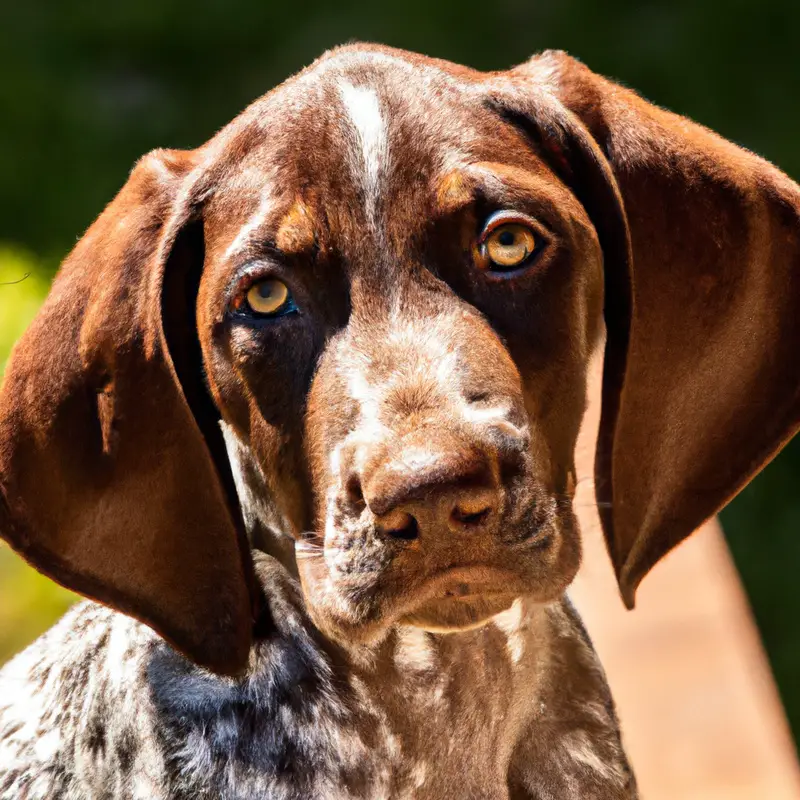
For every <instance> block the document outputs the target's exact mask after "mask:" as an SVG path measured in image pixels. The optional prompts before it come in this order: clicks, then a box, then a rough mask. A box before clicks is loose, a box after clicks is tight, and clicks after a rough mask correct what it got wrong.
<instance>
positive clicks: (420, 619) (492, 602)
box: [399, 592, 518, 633]
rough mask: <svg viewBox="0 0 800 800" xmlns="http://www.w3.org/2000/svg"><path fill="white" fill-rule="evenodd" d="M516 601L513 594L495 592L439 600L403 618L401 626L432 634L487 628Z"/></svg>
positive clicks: (515, 595)
mask: <svg viewBox="0 0 800 800" xmlns="http://www.w3.org/2000/svg"><path fill="white" fill-rule="evenodd" d="M517 597H518V595H517V594H515V593H511V592H493V593H491V594H484V595H475V594H468V595H464V596H449V597H443V598H438V599H435V600H430V601H428V602H427V603H425V604H424V605H423V606H421V607H420V608H417V609H415V610H414V611H413V612H411V613H409V614H406V615H405V616H403V617H401V618H400V620H399V622H400V623H401V624H402V625H413V626H414V627H415V628H422V629H423V630H426V631H430V632H431V633H456V632H458V631H468V630H471V629H473V628H479V627H481V626H482V625H485V624H486V623H487V622H489V620H491V618H492V617H494V616H495V614H499V613H500V612H501V611H506V610H507V609H508V608H510V607H511V605H512V603H513V602H514V600H516V598H517Z"/></svg>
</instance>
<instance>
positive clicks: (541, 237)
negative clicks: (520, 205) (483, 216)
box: [474, 209, 549, 280]
mask: <svg viewBox="0 0 800 800" xmlns="http://www.w3.org/2000/svg"><path fill="white" fill-rule="evenodd" d="M504 225H522V226H524V227H526V228H528V229H529V230H530V231H531V232H532V233H533V235H534V238H535V240H536V246H535V247H534V249H533V250H532V251H531V252H530V254H529V255H528V257H527V258H526V259H525V260H524V261H522V262H521V263H520V264H517V265H515V266H513V267H511V268H509V269H502V268H501V267H500V266H497V265H495V266H493V264H494V262H493V261H492V260H491V259H490V258H489V256H488V254H487V252H486V240H487V239H488V238H489V236H490V235H491V234H492V233H494V232H495V231H496V230H497V229H498V228H501V227H502V226H504ZM548 245H549V239H548V237H547V236H546V235H545V234H544V232H543V231H542V226H541V225H540V224H539V223H538V222H537V221H536V220H535V219H534V218H533V217H530V216H528V215H527V214H524V213H522V212H521V211H511V210H508V209H503V210H500V211H495V212H494V213H493V214H490V215H489V217H488V218H487V220H486V222H484V224H483V229H482V230H481V232H480V234H479V235H478V238H477V240H476V242H475V253H474V255H475V263H476V266H477V267H478V269H479V271H480V272H482V273H483V274H485V275H487V276H491V277H492V278H493V279H501V280H504V279H507V278H513V277H516V276H517V275H520V274H522V273H524V272H527V271H528V270H529V269H530V268H531V267H532V266H533V264H534V263H535V262H536V261H538V260H539V257H540V256H541V254H542V252H543V251H544V250H545V249H546V248H547V246H548Z"/></svg>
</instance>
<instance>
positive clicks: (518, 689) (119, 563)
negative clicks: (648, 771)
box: [0, 45, 800, 800]
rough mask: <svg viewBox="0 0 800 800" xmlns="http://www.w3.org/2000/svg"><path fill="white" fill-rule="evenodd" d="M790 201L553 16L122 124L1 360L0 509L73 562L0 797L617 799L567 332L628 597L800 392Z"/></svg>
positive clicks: (4, 525) (7, 730) (762, 446)
mask: <svg viewBox="0 0 800 800" xmlns="http://www.w3.org/2000/svg"><path fill="white" fill-rule="evenodd" d="M798 212H800V188H799V187H798V186H797V185H796V184H795V183H793V182H792V181H791V180H790V179H789V178H787V177H786V176H785V175H784V174H782V173H781V172H779V171H778V170H777V169H775V168H774V167H772V166H771V165H770V164H768V163H766V162H765V161H763V160H762V159H760V158H758V157H756V156H755V155H752V154H751V153H749V152H747V151H745V150H743V149H741V148H739V147H737V146H734V145H733V144H730V143H728V142H726V141H724V140H722V139H721V138H719V137H718V136H716V135H715V134H713V133H712V132H710V131H708V130H706V129H705V128H702V127H700V126H698V125H696V124H693V123H692V122H690V121H688V120H686V119H683V118H681V117H679V116H676V115H674V114H671V113H669V112H667V111H664V110H662V109H660V108H657V107H655V106H653V105H651V104H649V103H647V102H646V101H644V100H643V99H641V98H640V97H638V96H637V95H636V94H634V93H633V92H631V91H629V90H628V89H625V88H623V87H621V86H619V85H617V84H615V83H612V82H610V81H608V80H606V79H605V78H602V77H600V76H598V75H596V74H594V73H593V72H591V71H590V70H589V69H588V68H587V67H585V66H584V65H582V64H581V63H580V62H578V61H577V60H575V59H573V58H571V57H570V56H568V55H566V54H564V53H560V52H550V51H548V52H544V53H542V54H540V55H537V56H535V57H533V58H532V59H531V60H530V61H528V62H527V63H525V64H523V65H521V66H518V67H516V68H514V69H511V70H508V71H504V72H493V73H480V72H476V71H473V70H471V69H469V68H467V67H463V66H458V65H455V64H451V63H448V62H445V61H439V60H435V59H431V58H427V57H423V56H419V55H414V54H411V53H406V52H403V51H399V50H392V49H389V48H386V47H380V46H372V45H353V46H347V47H344V48H340V49H337V50H334V51H332V52H330V53H327V54H325V55H324V56H322V58H321V59H319V60H318V61H317V62H315V63H314V64H312V65H311V66H310V67H308V68H307V69H305V70H303V71H302V72H300V73H299V74H298V75H296V76H295V77H293V78H291V79H290V80H288V81H287V82H286V83H284V84H282V85H281V86H279V87H278V88H276V89H275V90H273V91H272V92H270V93H269V94H267V95H266V96H264V97H263V98H261V99H260V100H258V101H256V102H255V103H254V104H253V105H251V106H250V107H249V108H247V109H246V110H245V111H244V112H243V113H242V114H241V115H240V116H239V117H237V118H236V119H235V120H234V121H233V122H232V123H230V124H229V125H228V126H227V127H226V128H224V129H223V130H222V131H221V132H220V133H219V134H217V135H216V136H214V137H213V138H212V139H211V140H210V141H209V142H208V143H207V144H205V145H203V146H202V147H200V148H198V149H196V150H192V151H186V152H184V151H176V150H157V151H154V152H152V153H150V154H149V155H147V156H145V157H144V158H143V159H142V160H141V161H139V162H138V164H137V165H136V166H135V168H134V170H133V172H132V173H131V175H130V178H129V179H128V181H127V183H126V184H125V186H124V187H123V188H122V190H121V191H120V193H119V194H118V195H117V197H116V198H115V199H114V200H113V201H112V202H111V204H110V205H109V206H108V207H107V208H106V209H105V211H104V212H103V213H102V214H101V216H100V217H99V219H98V220H97V221H96V222H95V223H94V224H93V225H92V226H91V227H90V228H89V230H88V231H87V233H86V234H85V235H84V237H83V238H82V239H81V240H80V242H79V243H78V244H77V246H76V247H75V249H74V251H73V252H72V253H71V255H70V256H69V257H68V258H67V260H66V261H65V263H64V265H63V267H62V269H61V271H60V273H59V275H58V276H57V278H56V280H55V282H54V285H53V288H52V291H51V293H50V295H49V297H48V299H47V300H46V302H45V303H44V306H43V307H42V309H41V311H40V313H39V315H38V316H37V318H36V319H35V320H34V322H33V323H32V325H31V326H30V328H29V329H28V331H27V332H26V333H25V335H24V336H23V337H22V339H21V340H20V342H19V343H18V344H17V346H16V348H15V351H14V353H13V355H12V358H11V361H10V363H9V366H8V369H7V373H6V376H5V382H4V385H3V388H2V394H1V395H0V488H1V489H2V491H1V492H0V498H1V499H0V533H2V536H3V537H4V538H5V539H7V541H8V542H9V543H10V544H11V546H12V547H13V548H15V549H16V550H17V551H18V552H19V553H21V554H22V555H23V556H24V557H25V558H26V559H27V560H28V561H29V562H30V563H31V564H32V565H34V566H35V567H36V568H37V569H39V570H41V571H42V572H44V573H45V574H47V575H49V576H50V577H52V578H53V579H54V580H56V581H58V582H59V583H61V584H63V585H65V586H67V587H69V588H71V589H73V590H75V591H77V592H80V593H82V594H84V595H86V596H87V597H88V598H91V601H94V602H85V603H83V604H80V605H78V606H77V607H75V608H74V609H73V610H71V611H70V612H69V613H68V614H67V615H66V616H65V617H64V618H63V620H62V621H61V622H59V623H58V624H57V625H56V626H55V627H54V628H53V629H51V630H50V631H49V632H48V633H46V634H45V635H44V636H43V637H42V638H41V639H40V640H39V641H37V642H36V643H34V644H33V645H32V646H31V647H29V648H28V649H27V650H26V651H24V652H23V653H21V654H20V655H19V656H17V657H16V658H15V659H14V660H12V661H11V662H10V663H9V664H8V665H7V666H6V667H5V668H4V669H3V671H2V674H1V677H0V798H2V800H34V798H36V799H39V798H42V799H43V798H48V800H79V799H80V800H85V799H86V800H88V799H89V798H91V799H92V800H99V799H100V798H115V799H116V798H131V799H133V798H137V799H138V800H144V798H147V800H167V798H169V800H181V799H183V798H193V799H194V798H209V799H210V798H223V799H224V800H249V798H266V797H269V798H281V799H283V798H286V800H290V798H401V797H409V798H410V797H413V798H427V799H428V800H444V798H456V797H457V798H482V799H483V798H488V799H490V800H500V799H501V798H503V799H506V798H510V799H513V800H521V799H522V798H537V800H545V799H546V798H547V800H551V799H556V798H558V799H559V800H560V799H561V798H581V800H589V798H595V799H596V800H611V799H614V798H635V797H636V796H637V793H636V785H635V780H634V777H633V775H632V773H631V770H630V767H629V765H628V762H627V759H626V757H625V753H624V749H623V746H622V742H621V737H620V731H619V725H618V723H617V719H616V716H615V712H614V706H613V702H612V699H611V696H610V693H609V690H608V687H607V685H606V681H605V677H604V675H603V670H602V667H601V665H600V664H599V662H598V660H597V657H596V655H595V654H594V651H593V649H592V647H591V643H590V641H589V639H588V637H587V635H586V633H585V632H584V630H583V627H582V625H581V622H580V620H579V618H578V617H577V615H576V613H575V611H574V610H573V609H572V607H571V605H570V603H569V600H568V599H567V597H566V595H565V592H566V589H567V587H568V586H569V584H570V582H571V581H572V579H573V577H574V575H575V572H576V570H577V568H578V564H579V560H580V536H579V531H578V528H577V524H576V521H575V517H574V514H573V510H572V507H571V499H572V496H573V493H574V489H575V468H574V447H575V441H576V437H577V433H578V429H579V426H580V423H581V418H582V415H583V412H584V409H585V406H586V394H587V377H586V375H587V365H588V363H589V359H590V357H591V355H592V353H593V352H594V351H595V349H596V348H597V347H598V346H601V344H602V343H603V342H604V345H603V346H604V367H603V370H604V371H603V381H602V403H603V407H602V416H601V422H600V433H599V437H598V444H597V452H596V462H595V488H596V494H597V501H598V508H599V510H600V514H601V521H602V524H603V529H604V533H605V537H606V541H607V545H608V551H609V555H610V557H611V560H612V562H613V565H614V568H615V571H616V575H617V579H618V582H619V586H620V591H621V595H622V598H623V600H624V602H625V603H626V604H627V605H628V606H629V607H633V604H634V598H635V592H636V588H637V586H638V584H639V583H640V581H641V580H642V579H643V577H644V576H645V574H646V573H647V572H648V571H649V570H650V569H651V568H652V567H653V566H654V565H655V564H656V562H657V561H658V560H659V559H660V558H662V557H663V556H664V555H665V554H666V553H667V552H668V551H669V550H670V549H672V548H673V547H675V546H676V545H677V544H678V543H680V542H681V541H682V540H683V539H685V538H686V537H687V536H688V535H689V534H690V533H691V532H692V531H693V530H694V529H695V528H697V527H698V526H699V525H700V524H701V523H702V522H703V521H704V520H705V519H707V518H708V517H709V516H711V515H713V514H714V513H716V511H717V510H719V509H720V508H721V507H722V506H723V505H724V504H725V503H726V502H727V501H728V500H729V499H730V498H731V497H733V496H734V495H735V494H736V493H737V492H738V491H739V490H740V489H741V488H742V487H743V486H744V485H745V484H746V483H747V482H748V481H749V480H750V479H751V478H752V477H753V475H755V474H756V473H757V472H758V471H759V470H760V469H761V467H762V466H763V465H764V464H765V463H766V462H767V461H768V460H769V459H770V458H771V457H772V456H774V455H775V453H776V452H777V451H778V450H779V449H780V448H781V447H782V446H783V445H784V444H785V443H786V442H787V441H788V439H789V438H790V437H791V436H792V435H793V434H794V433H795V431H796V430H797V429H798V424H799V422H800V390H798V380H797V375H796V370H795V369H794V365H795V364H796V351H797V347H798V343H800V225H798Z"/></svg>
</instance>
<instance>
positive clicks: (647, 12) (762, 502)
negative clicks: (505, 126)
mask: <svg viewBox="0 0 800 800" xmlns="http://www.w3.org/2000/svg"><path fill="white" fill-rule="evenodd" d="M798 31H800V3H798V2H797V0H783V1H781V0H764V1H763V2H755V0H751V1H750V2H723V1H722V0H700V1H698V0H692V1H691V2H689V1H688V0H682V2H669V3H646V2H638V3H626V2H619V0H616V1H613V0H603V2H596V0H539V2H531V1H530V0H493V2H489V3H487V2H485V0H481V2H477V0H458V2H455V1H454V0H440V2H433V0H428V1H427V2H422V0H408V2H403V3H388V4H387V3H385V2H383V3H377V2H374V1H373V2H367V1H366V0H361V1H360V2H355V1H353V0H351V2H340V3H323V2H318V0H305V2H302V3H277V2H273V1H272V0H205V2H204V1H203V0H193V2H186V1H185V0H172V1H170V0H136V2H127V3H104V4H100V3H80V2H62V3H54V2H44V0H33V1H31V0H27V1H26V2H10V1H8V2H5V3H3V7H2V8H0V76H2V77H0V283H2V285H0V370H2V366H3V364H4V362H5V360H6V358H7V355H8V352H9V349H10V347H11V345H12V343H13V341H14V339H15V338H16V337H17V336H18V335H19V333H20V332H21V331H22V330H23V328H24V326H25V325H26V323H27V322H28V321H29V320H30V319H31V317H32V315H33V314H34V313H35V310H36V308H37V306H38V304H39V302H40V301H41V299H42V297H43V296H44V293H45V292H46V288H47V284H48V281H49V279H50V277H51V276H52V274H53V273H54V271H55V270H56V268H57V266H58V263H59V261H60V260H61V258H62V257H63V256H64V254H65V253H66V252H67V251H68V250H69V248H70V247H71V246H72V244H73V243H74V242H75V241H76V239H77V238H78V237H79V236H80V234H81V233H82V231H83V230H84V229H85V228H86V227H87V226H88V224H89V223H90V222H91V220H92V219H93V218H94V217H95V216H96V215H97V214H98V213H99V212H100V210H101V209H102V207H103V205H104V204H105V203H106V202H108V201H109V200H110V199H111V197H112V196H113V195H114V193H115V192H116V190H117V189H118V188H119V187H120V186H121V185H122V184H123V183H124V181H125V178H126V176H127V173H128V170H129V169H130V167H131V165H132V163H133V161H134V160H135V159H136V158H137V157H138V156H140V155H141V154H142V153H144V152H145V151H147V150H149V149H151V148H153V147H161V146H166V147H192V146H195V145H198V144H200V143H202V142H203V141H204V140H205V139H207V138H208V137H209V136H210V135H211V134H212V133H213V132H214V131H215V130H216V129H218V128H219V127H221V126H222V125H223V124H225V123H226V122H227V121H229V120H230V119H231V118H232V117H233V116H234V115H235V114H236V113H237V112H239V111H240V110H241V109H242V108H243V107H244V106H245V105H246V104H247V103H249V102H250V101H251V100H253V99H254V98H256V97H257V96H259V95H260V94H262V93H263V92H265V91H266V90H268V89H269V88H270V87H271V86H273V85H274V84H275V83H277V82H279V81H280V80H282V79H283V78H284V77H286V76H288V75H290V74H291V73H293V72H294V71H296V70H297V69H299V68H301V67H302V66H304V65H306V64H308V63H309V62H310V61H312V60H313V59H314V58H315V57H316V56H318V55H319V54H321V53H322V52H323V51H324V50H325V49H326V48H328V47H331V46H334V45H336V44H339V43H344V42H347V41H350V40H353V39H362V40H370V41H380V42H383V43H386V44H391V45H395V46H399V47H404V48H408V49H412V50H418V51H421V52H423V53H427V54H430V55H435V56H439V57H442V58H447V59H450V60H454V61H458V62H462V63H466V64H470V65H472V66H474V67H478V68H481V69H499V68H504V67H507V66H510V65H512V64H514V63H516V62H519V61H521V60H524V59H525V58H527V57H528V56H529V55H531V54H532V53H534V52H536V51H538V50H541V49H545V48H552V47H557V48H563V49H566V50H568V51H569V52H571V53H572V54H573V55H576V56H578V57H580V58H581V59H583V60H584V61H585V62H586V63H587V64H588V65H589V66H591V67H592V69H594V70H596V71H598V72H602V73H605V74H607V75H609V76H612V77H614V78H616V79H618V80H621V81H622V82H624V83H625V84H627V85H629V86H631V87H634V88H636V89H637V90H639V91H640V92H641V93H643V94H644V95H645V96H646V97H648V98H649V99H650V100H652V101H655V102H657V103H659V104H661V105H664V106H667V107H668V108H671V109H673V110H675V111H678V112H681V113H684V114H687V115H688V116H690V117H693V118H694V119H696V120H698V121H700V122H702V123H704V124H706V125H708V126H710V127H712V128H714V129H715V130H717V131H719V132H720V133H722V134H723V135H724V136H726V137H727V138H729V139H732V140H734V141H736V142H738V143H740V144H742V145H744V146H746V147H748V148H750V149H752V150H755V151H756V152H758V153H760V154H761V155H763V156H766V157H767V158H769V159H770V160H772V161H774V162H775V163H777V164H778V165H779V166H781V167H782V168H783V169H784V170H785V171H787V172H788V173H789V174H790V175H792V176H793V177H794V178H795V179H798V178H800V102H798V98H800V53H798V49H800V48H799V46H798ZM26 275H27V276H28V277H27V278H25V276H26ZM23 278H25V279H24V280H21V279H23ZM17 281H21V282H17ZM798 362H799V363H800V356H799V357H798ZM722 522H723V525H724V527H725V530H726V535H727V537H728V541H729V543H730V546H731V548H732V550H733V553H734V557H735V559H736V563H737V565H738V568H739V570H740V572H741V575H742V578H743V580H744V584H745V586H746V589H747V591H748V594H749V597H750V601H751V603H752V606H753V609H754V611H755V616H756V619H757V621H758V625H759V628H760V631H761V635H762V637H763V640H764V644H765V646H766V649H767V652H768V654H769V657H770V660H771V664H772V667H773V670H774V673H775V676H776V679H777V682H778V685H779V688H780V691H781V694H782V697H783V700H784V703H785V705H786V708H787V712H788V714H789V718H790V721H791V724H792V726H793V730H794V733H795V738H797V734H798V733H800V681H798V680H797V676H798V675H800V622H798V620H800V590H798V578H797V571H798V566H800V535H798V532H799V531H800V441H796V442H795V443H794V444H792V445H790V446H789V448H787V450H786V451H785V452H784V453H783V454H782V455H781V456H780V457H779V458H778V459H777V460H776V461H775V462H774V463H773V464H772V465H771V466H770V467H769V468H768V469H767V470H766V471H765V473H764V474H763V475H762V476H760V477H759V478H758V479H757V480H756V481H755V482H754V483H753V484H752V485H751V486H750V487H748V488H747V489H746V490H745V492H744V493H743V494H742V495H741V496H740V497H739V498H737V499H736V500H735V501H734V502H733V503H732V504H731V506H730V507H729V508H728V509H727V510H726V511H725V512H724V513H723V515H722ZM71 600H72V597H71V596H70V595H68V594H67V593H66V592H64V591H63V590H61V589H59V588H57V587H55V586H54V585H53V584H51V583H50V582H49V581H47V580H46V579H44V578H41V577H39V576H37V575H36V574H34V573H33V572H31V571H30V570H28V569H27V568H26V567H25V566H24V565H23V564H22V563H21V562H20V560H19V559H17V558H16V556H14V555H13V554H11V553H10V552H9V551H8V549H7V548H5V547H3V546H0V662H2V661H3V660H4V659H6V658H7V657H8V656H10V655H11V654H13V653H14V652H15V651H17V650H18V649H20V648H21V647H23V646H24V645H25V644H26V643H27V642H29V641H30V640H31V639H33V638H34V637H35V636H37V635H38V634H39V633H40V632H41V631H43V630H44V629H45V628H47V627H48V626H49V625H50V624H51V622H52V621H53V620H54V619H55V618H56V617H57V616H58V615H59V614H61V613H62V611H63V610H64V608H66V606H67V605H68V604H69V603H70V602H71Z"/></svg>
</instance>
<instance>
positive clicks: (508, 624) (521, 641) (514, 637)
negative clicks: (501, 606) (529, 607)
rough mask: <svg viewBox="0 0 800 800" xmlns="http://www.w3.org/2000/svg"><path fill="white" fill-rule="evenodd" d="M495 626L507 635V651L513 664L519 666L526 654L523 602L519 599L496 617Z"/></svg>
mask: <svg viewBox="0 0 800 800" xmlns="http://www.w3.org/2000/svg"><path fill="white" fill-rule="evenodd" d="M493 621H494V624H495V625H496V626H497V627H498V628H499V629H500V630H501V631H502V632H503V633H504V634H505V635H506V650H507V651H508V656H509V658H510V659H511V662H512V663H513V664H519V662H520V661H521V660H522V656H523V655H524V654H525V636H524V634H523V630H522V624H523V615H522V600H521V599H520V598H519V597H518V598H517V599H516V600H515V601H514V602H513V603H512V604H511V608H508V609H506V610H505V611H501V612H500V613H499V614H495V616H494V620H493Z"/></svg>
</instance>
